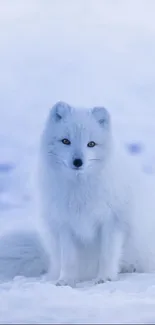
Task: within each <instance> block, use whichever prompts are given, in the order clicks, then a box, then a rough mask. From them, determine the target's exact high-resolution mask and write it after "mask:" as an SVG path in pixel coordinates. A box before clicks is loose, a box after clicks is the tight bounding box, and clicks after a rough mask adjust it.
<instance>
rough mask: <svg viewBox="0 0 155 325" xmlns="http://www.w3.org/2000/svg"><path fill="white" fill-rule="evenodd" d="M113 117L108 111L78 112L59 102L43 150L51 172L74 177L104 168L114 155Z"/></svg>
mask: <svg viewBox="0 0 155 325" xmlns="http://www.w3.org/2000/svg"><path fill="white" fill-rule="evenodd" d="M110 124H111V123H110V115H109V113H108V111H107V110H106V109H105V108H104V107H94V108H90V109H78V108H74V107H71V106H70V105H68V104H67V103H64V102H58V103H56V104H55V105H54V106H53V108H52V109H51V111H50V114H49V117H48V119H47V123H46V125H45V129H44V132H43V137H42V145H41V150H42V154H43V157H44V158H45V159H46V162H47V163H48V165H49V166H51V168H54V170H55V171H56V170H58V171H60V172H61V171H62V170H65V171H66V173H67V172H68V171H70V172H71V173H72V174H73V175H77V174H82V173H93V170H94V169H97V170H100V168H104V166H105V164H106V163H107V161H108V159H109V155H110V152H111V127H110V126H111V125H110Z"/></svg>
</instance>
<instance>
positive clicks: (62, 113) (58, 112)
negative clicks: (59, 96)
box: [51, 101, 71, 121]
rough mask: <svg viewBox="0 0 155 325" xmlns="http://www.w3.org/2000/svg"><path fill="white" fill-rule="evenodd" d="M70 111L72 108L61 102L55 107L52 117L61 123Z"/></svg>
mask: <svg viewBox="0 0 155 325" xmlns="http://www.w3.org/2000/svg"><path fill="white" fill-rule="evenodd" d="M70 111H71V107H70V106H69V105H68V104H67V103H65V102H62V101H59V102H57V103H56V104H55V105H54V106H53V108H52V110H51V115H52V117H53V118H54V119H55V121H60V120H61V119H63V118H65V117H66V115H67V114H68V113H69V112H70Z"/></svg>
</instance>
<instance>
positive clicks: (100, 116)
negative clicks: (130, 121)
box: [92, 107, 110, 127]
mask: <svg viewBox="0 0 155 325" xmlns="http://www.w3.org/2000/svg"><path fill="white" fill-rule="evenodd" d="M92 114H93V115H94V117H95V119H96V120H97V122H98V123H99V124H100V125H101V126H102V127H107V126H108V127H109V126H110V114H109V112H108V111H107V109H106V108H104V107H94V108H93V109H92Z"/></svg>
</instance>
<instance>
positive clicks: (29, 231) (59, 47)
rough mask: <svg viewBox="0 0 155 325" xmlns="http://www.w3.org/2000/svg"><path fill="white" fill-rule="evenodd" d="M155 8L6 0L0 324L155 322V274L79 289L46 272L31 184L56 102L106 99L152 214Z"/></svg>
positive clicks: (0, 125) (0, 37) (0, 10)
mask: <svg viewBox="0 0 155 325" xmlns="http://www.w3.org/2000/svg"><path fill="white" fill-rule="evenodd" d="M154 12H155V2H154V0H147V1H146V0H136V1H133V0H131V1H129V0H124V1H121V0H118V1H113V0H98V1H96V0H92V1H90V0H75V1H71V0H65V1H61V0H57V1H53V0H52V1H51V0H46V1H43V0H40V1H35V0H32V1H20V0H14V1H12V2H11V1H10V0H2V1H1V2H0V26H1V28H0V42H1V52H0V71H1V75H0V323H3V324H5V323H88V322H90V323H146V324H153V323H155V273H141V274H140V273H139V274H136V273H133V274H122V275H120V278H119V280H118V281H115V282H109V283H105V284H101V285H96V286H94V285H93V283H91V282H89V283H82V284H79V285H78V287H77V288H76V289H72V288H70V287H56V286H55V285H54V284H53V283H51V282H49V281H47V280H46V279H45V272H46V270H47V267H48V262H47V257H46V255H45V254H44V251H43V248H42V246H41V243H40V242H39V240H38V237H37V233H36V232H35V229H33V219H34V216H33V215H32V210H31V201H32V196H31V193H30V191H29V173H30V171H31V169H32V166H33V158H34V157H35V154H36V152H37V147H38V140H39V136H40V132H41V130H42V127H43V125H44V122H45V119H46V117H47V114H48V111H49V108H50V107H51V106H53V104H54V103H55V102H56V101H58V100H64V101H66V102H68V103H70V104H72V105H73V106H74V105H75V106H78V105H79V106H82V105H83V106H86V107H89V106H91V107H92V106H96V105H104V106H105V107H107V108H108V109H109V111H110V114H111V116H112V123H113V129H114V132H115V134H116V135H117V137H118V139H119V142H120V145H121V146H122V150H124V151H126V153H127V155H128V157H129V158H128V159H129V160H131V162H132V163H133V165H134V166H135V169H137V170H139V171H140V172H141V175H142V178H143V182H144V184H146V191H145V199H146V202H149V205H148V206H149V209H148V210H147V207H148V206H146V207H145V209H144V210H145V211H146V210H147V213H148V216H149V215H150V214H151V217H152V216H153V215H154V213H155V205H154V198H153V193H155V146H154V139H155V96H154V87H155V65H154V57H155V41H154V39H155V38H154V34H155V20H154ZM136 186H137V184H136V182H135V189H136ZM143 201H144V202H143V206H144V204H145V200H143ZM143 213H144V211H143ZM142 216H143V214H142ZM141 223H142V224H143V218H141ZM145 226H146V225H145ZM154 229H155V222H154V223H153V218H152V227H151V228H149V226H148V228H146V227H144V228H143V236H144V237H143V238H145V240H146V239H147V238H148V242H150V241H151V240H152V248H154V247H155V243H154ZM150 237H151V239H150ZM145 243H146V241H144V243H143V250H144V256H145V255H146V252H147V249H146V251H145ZM151 253H152V259H153V256H154V255H155V252H154V251H152V252H151ZM34 256H35V258H34ZM146 261H147V259H145V258H144V262H145V263H147V262H146ZM148 261H149V258H148ZM148 264H149V263H148ZM154 264H155V262H154ZM147 268H148V269H149V265H147ZM147 268H146V269H147Z"/></svg>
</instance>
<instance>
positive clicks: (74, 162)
mask: <svg viewBox="0 0 155 325" xmlns="http://www.w3.org/2000/svg"><path fill="white" fill-rule="evenodd" d="M73 165H74V166H75V167H76V168H79V167H81V166H82V165H83V162H82V160H81V159H74V161H73Z"/></svg>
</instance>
